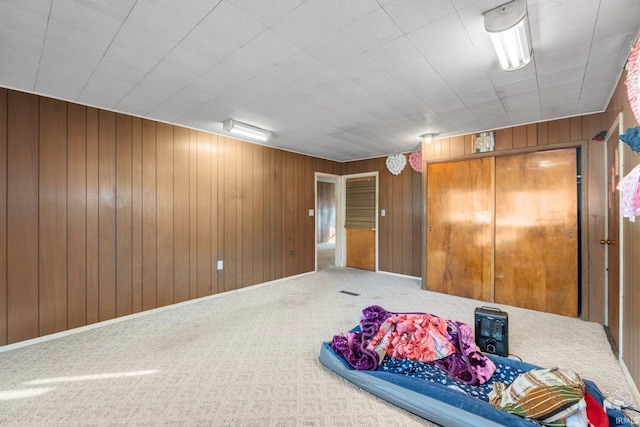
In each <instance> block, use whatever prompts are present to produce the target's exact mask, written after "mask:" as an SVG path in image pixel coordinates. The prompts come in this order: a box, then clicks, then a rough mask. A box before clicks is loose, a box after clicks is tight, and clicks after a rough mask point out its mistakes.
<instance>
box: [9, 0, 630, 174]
mask: <svg viewBox="0 0 640 427" xmlns="http://www.w3.org/2000/svg"><path fill="white" fill-rule="evenodd" d="M503 3H505V1H504V0H480V1H475V0H377V1H376V0H306V1H305V0H223V1H217V0H103V1H100V0H2V1H1V2H0V86H3V87H6V88H11V89H17V90H22V91H26V92H30V93H36V94H41V95H45V96H51V97H54V98H58V99H64V100H68V101H72V102H77V103H80V104H84V105H90V106H95V107H100V108H104V109H107V110H112V111H118V112H122V113H127V114H131V115H134V116H138V117H145V118H149V119H154V120H159V121H163V122H168V123H174V124H177V125H182V126H186V127H190V128H194V129H201V130H205V131H210V132H215V133H219V134H224V131H223V129H222V121H224V120H226V119H229V118H231V119H234V120H237V121H241V122H245V123H248V124H251V125H254V126H258V127H262V128H264V129H267V130H270V131H272V132H273V133H274V135H275V136H274V138H273V140H272V141H271V142H269V144H268V145H269V146H273V147H277V148H281V149H285V150H289V151H294V152H299V153H304V154H308V155H312V156H318V157H322V158H326V159H332V160H337V161H349V160H355V159H363V158H370V157H378V156H386V155H389V154H395V153H399V152H409V151H413V150H415V149H417V148H418V147H419V143H420V135H422V134H424V133H439V134H440V137H446V136H455V135H462V134H468V133H474V132H480V131H484V130H492V129H498V128H503V127H509V126H516V125H520V124H526V123H534V122H539V121H545V120H552V119H557V118H563V117H571V116H576V115H583V114H589V113H594V112H600V111H603V110H604V109H605V108H606V106H607V104H608V102H609V100H610V98H611V95H612V93H613V91H614V89H615V86H616V84H617V82H618V80H619V79H620V76H621V75H622V71H623V68H624V65H625V61H626V59H627V57H628V55H629V53H630V51H631V47H632V44H633V43H634V42H635V39H636V37H637V33H638V29H639V27H640V0H528V2H527V5H528V11H529V21H530V25H531V36H532V43H533V50H534V60H533V62H532V63H531V64H529V65H528V66H526V67H525V68H523V69H521V70H519V71H515V72H505V71H502V70H501V69H500V68H499V66H498V61H497V58H496V55H495V52H494V51H493V48H492V45H491V41H490V38H489V35H488V34H487V33H486V32H485V31H484V23H483V16H482V13H483V12H485V11H487V10H490V9H492V8H494V7H497V6H499V5H501V4H503Z"/></svg>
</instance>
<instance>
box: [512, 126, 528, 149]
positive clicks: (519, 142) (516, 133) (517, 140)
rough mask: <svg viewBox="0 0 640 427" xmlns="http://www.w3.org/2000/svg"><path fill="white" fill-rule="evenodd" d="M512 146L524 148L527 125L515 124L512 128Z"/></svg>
mask: <svg viewBox="0 0 640 427" xmlns="http://www.w3.org/2000/svg"><path fill="white" fill-rule="evenodd" d="M512 145H513V148H524V147H526V146H527V127H526V126H517V127H514V128H513V142H512Z"/></svg>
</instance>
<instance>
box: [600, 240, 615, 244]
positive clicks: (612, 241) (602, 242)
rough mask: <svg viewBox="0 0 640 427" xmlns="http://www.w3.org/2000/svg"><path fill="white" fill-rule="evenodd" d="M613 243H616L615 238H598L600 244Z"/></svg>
mask: <svg viewBox="0 0 640 427" xmlns="http://www.w3.org/2000/svg"><path fill="white" fill-rule="evenodd" d="M613 243H617V242H616V241H615V240H604V239H602V240H600V244H601V245H611V244H613Z"/></svg>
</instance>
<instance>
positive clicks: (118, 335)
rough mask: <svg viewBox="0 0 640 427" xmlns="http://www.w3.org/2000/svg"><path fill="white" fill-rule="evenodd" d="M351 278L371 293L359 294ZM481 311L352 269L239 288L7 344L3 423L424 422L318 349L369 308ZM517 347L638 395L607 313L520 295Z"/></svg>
mask: <svg viewBox="0 0 640 427" xmlns="http://www.w3.org/2000/svg"><path fill="white" fill-rule="evenodd" d="M341 290H345V291H349V292H351V293H356V294H360V295H358V296H353V295H349V294H345V293H341V292H340V291H341ZM371 304H378V305H381V306H383V307H384V308H386V309H388V310H391V311H425V312H429V313H433V314H437V315H440V316H442V317H446V318H450V319H457V320H460V321H463V322H466V323H469V324H472V322H473V310H474V308H475V307H477V306H478V305H482V304H481V303H478V302H477V301H473V300H468V299H465V298H459V297H454V296H449V295H444V294H438V293H432V292H427V291H422V290H420V283H419V280H416V279H411V278H406V277H398V276H393V275H387V274H381V273H373V272H365V271H360V270H354V269H345V268H329V269H327V270H324V271H320V272H318V273H314V274H309V275H305V276H301V277H297V278H292V279H288V280H282V281H279V282H274V283H271V284H268V285H266V286H262V287H254V288H249V289H246V290H244V291H240V292H231V293H227V294H224V295H222V296H219V297H215V298H210V299H207V300H203V301H199V302H196V303H193V304H187V305H182V306H178V307H173V308H170V309H167V310H162V311H157V312H154V313H151V314H149V315H145V316H140V317H136V318H132V319H128V320H125V321H123V322H119V323H114V324H110V325H107V326H104V327H100V328H96V329H92V330H88V331H84V332H81V333H78V334H74V335H70V336H67V337H63V338H59V339H55V340H51V341H46V342H42V343H38V344H34V345H30V346H26V347H23V348H18V349H13V350H10V351H6V352H2V353H0V425H3V426H131V425H133V426H157V425H166V426H261V427H262V426H377V425H388V424H392V425H398V426H425V425H427V426H428V425H431V424H429V423H428V422H427V421H425V420H422V419H420V418H418V417H416V416H414V415H412V414H409V413H407V412H405V411H403V410H401V409H399V408H397V407H394V406H392V405H390V404H387V403H386V402H383V401H382V400H380V399H378V398H376V397H374V396H372V395H370V394H368V393H367V392H364V391H362V390H360V389H359V388H357V387H355V386H353V385H351V384H350V383H348V382H346V381H344V380H343V379H341V378H340V377H338V376H336V375H334V374H333V373H331V372H330V371H328V370H327V369H325V368H324V367H323V366H322V365H321V364H320V363H319V362H318V360H317V356H318V351H319V349H320V345H321V342H322V341H328V340H330V339H331V337H332V336H333V335H334V334H335V333H338V332H343V331H346V330H348V329H350V328H351V327H353V326H354V325H355V324H357V322H358V319H359V317H360V312H361V309H362V308H363V307H366V306H368V305H371ZM502 308H503V309H504V310H506V311H507V312H508V313H509V320H510V333H511V337H510V349H511V352H512V353H515V354H517V355H518V356H520V357H521V358H522V359H524V360H526V361H528V362H531V363H534V364H537V365H541V366H547V367H552V366H558V367H563V368H568V369H573V370H576V371H577V372H578V373H580V374H581V375H583V376H584V377H585V378H589V379H591V380H593V381H595V382H596V384H598V385H599V386H600V388H601V389H602V391H603V392H604V393H605V394H606V395H607V396H609V397H618V398H620V397H622V398H624V397H626V396H629V390H628V387H627V383H626V381H625V379H624V376H623V373H622V370H621V368H620V366H619V365H618V363H617V361H616V359H615V357H614V355H613V354H612V352H611V349H610V347H609V344H608V342H607V337H606V335H605V333H604V331H603V328H602V326H600V325H598V324H595V323H591V322H584V321H581V320H578V319H572V318H567V317H562V316H557V315H551V314H544V313H538V312H534V311H530V310H524V309H518V308H514V307H502Z"/></svg>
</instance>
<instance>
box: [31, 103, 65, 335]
mask: <svg viewBox="0 0 640 427" xmlns="http://www.w3.org/2000/svg"><path fill="white" fill-rule="evenodd" d="M39 131H40V144H39V145H40V154H39V156H38V157H39V164H40V170H39V178H40V182H39V184H38V188H39V193H38V194H39V224H38V231H39V237H38V242H39V254H38V259H39V269H40V271H39V276H40V286H39V293H38V297H39V301H40V310H39V311H40V316H39V322H40V330H39V334H40V335H47V334H52V333H55V332H60V331H63V330H65V329H66V328H67V190H66V185H67V104H66V103H65V102H63V101H57V100H54V99H51V98H40V129H39Z"/></svg>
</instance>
